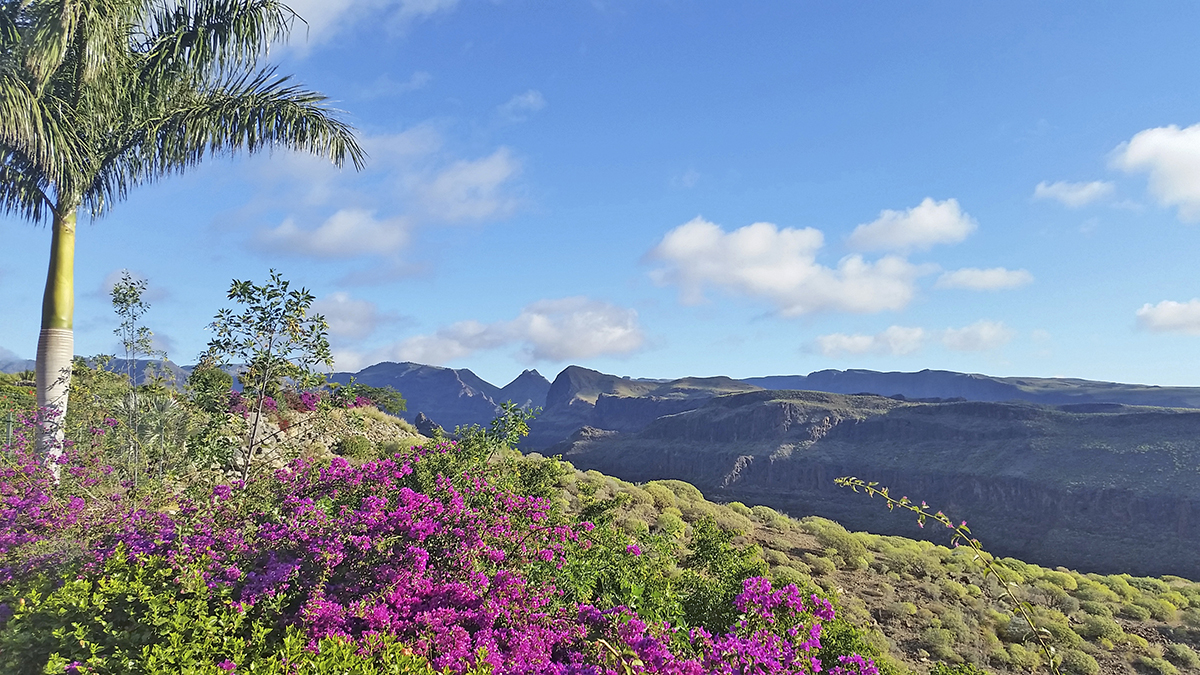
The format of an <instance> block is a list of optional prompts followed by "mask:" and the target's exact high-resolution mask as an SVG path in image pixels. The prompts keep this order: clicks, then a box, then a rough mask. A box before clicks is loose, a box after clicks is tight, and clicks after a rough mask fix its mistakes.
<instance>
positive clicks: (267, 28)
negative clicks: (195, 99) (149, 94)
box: [137, 0, 296, 83]
mask: <svg viewBox="0 0 1200 675" xmlns="http://www.w3.org/2000/svg"><path fill="white" fill-rule="evenodd" d="M295 19H296V14H295V13H294V12H292V10H291V9H289V8H288V7H287V5H284V4H283V3H281V2H278V0H207V1H206V2H196V1H195V0H189V1H186V2H178V3H176V4H175V5H174V6H172V7H162V8H161V9H160V10H159V11H158V12H157V13H156V14H155V15H154V17H153V19H152V25H153V30H152V31H151V32H150V33H149V34H148V35H147V36H146V38H145V41H144V43H143V44H141V45H139V46H138V48H137V49H138V51H140V52H143V53H144V54H145V56H146V59H145V63H144V65H143V68H142V77H141V80H142V82H143V83H151V82H154V81H161V80H163V79H164V78H169V77H171V76H174V75H178V74H180V73H183V72H202V73H204V72H209V71H210V70H211V69H213V68H216V69H217V70H221V71H224V70H226V69H228V68H230V67H235V68H242V67H247V66H249V67H253V65H254V63H255V62H256V61H257V59H258V57H259V56H260V55H262V54H263V53H264V52H265V50H266V49H267V48H268V46H269V45H270V43H272V42H276V41H281V40H284V39H286V38H287V34H288V31H289V30H290V29H291V27H292V24H293V22H294V21H295Z"/></svg>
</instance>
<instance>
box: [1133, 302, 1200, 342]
mask: <svg viewBox="0 0 1200 675" xmlns="http://www.w3.org/2000/svg"><path fill="white" fill-rule="evenodd" d="M1137 322H1138V325H1139V326H1141V327H1142V328H1145V329H1146V330H1150V331H1153V332H1155V333H1185V334H1187V335H1200V298H1193V299H1191V300H1188V301H1187V302H1175V301H1174V300H1163V301H1162V302H1160V303H1158V304H1157V305H1151V304H1150V303H1146V304H1144V305H1142V308H1141V309H1139V310H1138V311H1137Z"/></svg>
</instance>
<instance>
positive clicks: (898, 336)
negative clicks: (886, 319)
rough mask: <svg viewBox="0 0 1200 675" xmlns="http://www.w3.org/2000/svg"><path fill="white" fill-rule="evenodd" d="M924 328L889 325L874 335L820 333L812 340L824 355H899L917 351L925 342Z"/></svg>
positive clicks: (835, 356)
mask: <svg viewBox="0 0 1200 675" xmlns="http://www.w3.org/2000/svg"><path fill="white" fill-rule="evenodd" d="M925 337H926V333H925V329H923V328H907V327H905V326H891V327H889V328H888V329H887V330H885V331H883V332H882V333H878V334H876V335H863V334H855V335H847V334H845V333H832V334H830V335H821V336H819V337H818V338H817V339H816V340H815V341H814V346H815V347H816V349H817V351H819V352H821V354H824V355H825V356H829V357H833V358H837V357H840V356H858V355H862V354H889V355H892V356H901V355H904V354H911V353H912V352H915V351H917V350H918V349H920V348H921V347H922V346H923V345H924V344H925Z"/></svg>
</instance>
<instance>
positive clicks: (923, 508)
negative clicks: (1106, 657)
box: [833, 476, 1061, 675]
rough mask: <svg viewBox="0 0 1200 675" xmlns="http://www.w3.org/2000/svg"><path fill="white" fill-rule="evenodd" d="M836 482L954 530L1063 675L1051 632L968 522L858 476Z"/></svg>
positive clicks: (890, 507) (953, 542) (920, 521)
mask: <svg viewBox="0 0 1200 675" xmlns="http://www.w3.org/2000/svg"><path fill="white" fill-rule="evenodd" d="M833 482H834V483H836V484H838V485H840V486H842V487H848V488H850V489H851V490H853V491H855V492H858V491H859V490H862V491H863V492H865V493H866V494H867V495H868V496H870V497H872V498H874V497H876V496H879V497H883V499H884V500H885V501H886V502H887V507H888V510H889V511H892V510H894V509H896V508H897V507H899V508H902V509H907V510H909V511H912V512H913V513H915V514H917V525H919V526H921V527H925V521H926V520H927V519H930V518H932V519H933V520H936V521H937V522H939V523H941V524H943V525H945V526H946V528H947V529H951V530H954V535H953V536H952V537H951V538H950V543H951V545H953V546H955V547H958V546H961V545H964V544H965V545H967V546H970V547H971V548H972V549H974V551H975V559H977V560H981V561H983V566H984V569H985V570H986V572H985V573H984V578H985V579H986V578H987V575H989V574H990V575H993V576H995V577H996V580H997V581H999V582H1000V586H1001V587H1002V588H1003V589H1004V595H1005V596H1006V597H1007V598H1008V601H1009V602H1010V603H1012V605H1013V607H1015V608H1016V610H1017V611H1018V612H1019V613H1020V614H1021V618H1023V619H1025V623H1027V624H1028V625H1029V630H1030V634H1031V635H1033V637H1034V638H1035V639H1036V640H1037V641H1038V646H1039V647H1040V648H1041V651H1042V655H1043V656H1045V657H1046V662H1047V663H1048V664H1049V666H1050V672H1051V673H1053V674H1054V675H1061V671H1060V670H1059V669H1058V663H1057V658H1056V655H1055V649H1054V647H1053V646H1052V645H1051V644H1050V643H1049V642H1047V641H1046V638H1047V637H1048V636H1049V635H1050V633H1049V631H1047V630H1046V629H1045V628H1038V627H1037V624H1035V623H1034V620H1033V614H1032V613H1031V610H1032V608H1033V606H1032V605H1030V604H1029V603H1028V602H1024V601H1021V600H1017V597H1016V596H1015V595H1013V592H1012V586H1015V585H1016V584H1009V583H1008V582H1006V581H1004V577H1003V576H1001V575H1000V571H999V570H997V569H996V566H995V562H996V557H995V556H993V555H992V554H991V553H988V552H987V551H985V550H983V545H982V544H980V543H979V540H978V539H976V538H974V537H973V536H971V529H970V528H969V527H967V521H965V520H964V521H962V522H961V523H959V524H958V525H955V524H954V521H952V520H950V516H947V515H946V514H945V513H943V512H941V511H937V512H931V511H930V508H929V505H928V504H926V503H925V502H921V503H920V504H917V503H915V502H913V501H911V500H910V499H909V498H908V497H900V499H896V498H895V497H892V496H891V495H890V494H888V489H887V487H881V486H880V485H879V483H878V482H877V481H871V482H867V481H864V480H862V479H861V478H855V477H854V476H842V477H841V478H836V479H834V481H833Z"/></svg>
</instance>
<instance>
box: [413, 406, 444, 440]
mask: <svg viewBox="0 0 1200 675" xmlns="http://www.w3.org/2000/svg"><path fill="white" fill-rule="evenodd" d="M413 426H414V427H416V428H417V433H419V434H421V435H422V436H427V437H429V438H433V437H434V436H438V435H440V434H442V433H443V432H444V431H445V430H444V429H442V425H440V424H438V423H437V422H434V421H433V420H431V419H429V418H428V417H426V416H425V413H423V412H421V413H417V416H416V417H415V418H414V419H413Z"/></svg>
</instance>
